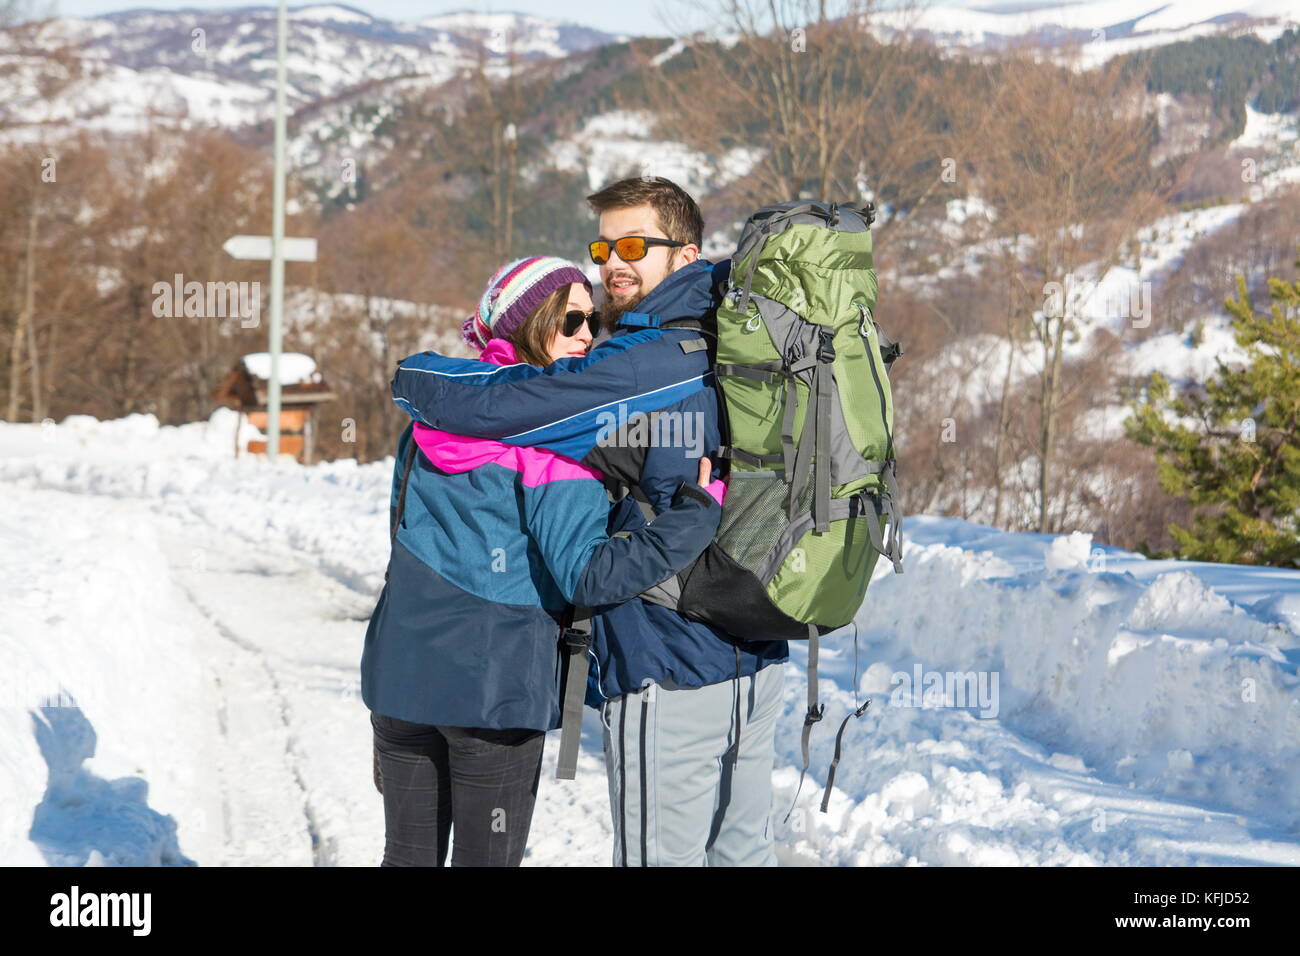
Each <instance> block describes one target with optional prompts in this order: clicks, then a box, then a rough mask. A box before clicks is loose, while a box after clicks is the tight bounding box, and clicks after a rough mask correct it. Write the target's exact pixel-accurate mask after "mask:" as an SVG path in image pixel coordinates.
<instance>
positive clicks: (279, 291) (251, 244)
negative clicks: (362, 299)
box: [221, 0, 316, 464]
mask: <svg viewBox="0 0 1300 956" xmlns="http://www.w3.org/2000/svg"><path fill="white" fill-rule="evenodd" d="M286 20H287V17H286V15H285V0H280V2H279V4H278V11H277V14H276V27H275V171H274V174H273V182H272V189H271V234H270V235H269V236H231V237H230V238H229V239H227V240H226V242H225V244H224V245H222V247H221V248H222V249H224V250H225V251H226V252H228V253H230V255H232V256H233V257H235V258H236V259H270V260H271V330H270V337H271V347H270V349H269V351H270V353H271V377H270V379H269V380H268V381H267V390H266V424H267V433H266V457H267V458H269V459H270V460H271V463H272V464H275V463H278V462H279V460H280V341H281V339H282V337H283V324H282V316H283V314H284V262H285V260H286V259H288V260H289V261H291V262H315V261H316V240H315V239H299V238H286V237H285V234H284V125H285V124H284V47H285V35H286V33H287V32H288V31H287V29H286Z"/></svg>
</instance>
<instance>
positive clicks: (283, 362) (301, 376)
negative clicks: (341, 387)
mask: <svg viewBox="0 0 1300 956" xmlns="http://www.w3.org/2000/svg"><path fill="white" fill-rule="evenodd" d="M240 361H242V362H243V363H244V368H246V369H248V374H250V375H252V376H254V377H256V378H260V379H263V380H265V381H270V379H271V353H270V352H251V353H249V354H248V355H245V356H244V357H243V358H242V359H241V360H240ZM320 381H321V375H320V372H318V371H317V370H316V362H315V361H314V360H313V359H312V357H311V356H310V355H303V354H302V353H301V352H281V353H280V384H281V385H317V384H319V383H320Z"/></svg>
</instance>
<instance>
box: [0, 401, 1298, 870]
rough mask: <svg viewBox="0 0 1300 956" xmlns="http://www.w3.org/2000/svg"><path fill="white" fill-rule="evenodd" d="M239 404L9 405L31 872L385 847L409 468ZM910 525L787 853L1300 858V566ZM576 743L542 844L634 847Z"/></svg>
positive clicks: (3, 575)
mask: <svg viewBox="0 0 1300 956" xmlns="http://www.w3.org/2000/svg"><path fill="white" fill-rule="evenodd" d="M233 415H234V413H233V412H229V411H228V410H225V409H221V410H218V411H217V412H216V413H214V415H213V417H212V419H211V420H210V421H209V422H197V423H192V424H188V425H182V426H178V427H171V426H159V424H158V422H157V420H156V419H154V418H153V417H152V416H143V415H141V416H131V417H129V418H126V419H121V420H116V421H105V422H98V421H95V420H93V419H90V418H87V417H84V416H78V417H72V418H68V419H65V420H64V421H63V422H62V423H59V424H57V425H55V424H54V423H48V424H46V425H43V426H42V425H19V424H0V481H3V482H4V485H5V488H6V493H5V495H4V496H0V601H3V606H4V607H5V608H6V619H5V622H6V626H5V627H4V628H3V629H0V669H3V671H4V673H5V674H6V682H5V687H6V695H7V699H6V700H5V705H6V706H5V707H3V708H0V862H3V863H34V864H41V863H46V864H64V863H72V864H78V863H91V864H97V863H108V864H124V863H141V864H158V863H181V864H185V863H190V862H193V863H197V864H200V865H236V864H251V865H309V864H312V863H316V864H339V865H366V866H369V865H374V864H376V863H377V862H378V860H379V858H380V855H381V854H382V842H383V810H382V803H381V801H380V798H379V796H378V794H376V793H375V791H374V788H373V784H372V782H371V779H370V728H369V723H368V720H367V714H366V710H365V708H364V706H363V704H362V703H361V701H360V697H359V693H358V689H357V681H358V676H359V675H358V673H357V667H358V663H359V660H360V652H361V646H362V640H363V637H364V632H365V625H366V619H367V617H368V616H369V613H370V611H371V609H372V608H373V606H374V599H375V596H376V594H377V593H378V590H379V588H380V586H381V584H382V580H383V569H384V565H385V562H386V559H387V553H388V535H387V514H388V493H389V487H390V481H391V469H392V459H388V460H385V461H381V462H375V463H371V464H367V465H360V466H358V465H356V464H355V463H354V462H352V461H347V460H345V461H338V462H327V463H321V464H318V465H314V466H311V467H302V466H297V465H281V466H278V467H273V466H271V465H270V464H269V463H267V462H266V461H265V460H263V459H261V458H250V457H248V456H244V457H241V458H240V459H238V460H236V459H234V458H233V456H232V444H233V440H232V439H233V436H232V434H231V433H232V430H233V427H234V418H233ZM906 533H907V539H908V543H907V549H906V555H905V564H906V569H907V570H906V573H905V574H903V575H894V574H892V572H891V571H890V570H889V569H888V567H887V566H885V567H882V568H878V569H877V574H876V577H875V580H874V581H873V583H872V586H871V591H870V592H869V596H868V600H867V602H866V604H865V605H864V607H863V609H862V611H861V612H860V613H859V614H858V616H857V620H856V621H855V623H854V625H853V626H852V627H849V628H844V629H841V630H840V631H838V632H836V633H834V634H831V635H827V636H826V637H824V638H823V640H822V657H821V666H820V673H821V684H820V691H821V697H822V700H823V702H825V703H826V704H827V711H826V713H827V718H828V719H827V720H826V721H825V722H824V723H823V724H821V725H818V727H817V729H816V730H815V731H814V733H813V735H812V764H811V767H810V769H809V776H808V780H807V782H806V784H805V786H804V789H803V792H802V794H801V795H800V797H799V802H798V805H797V806H796V807H795V808H794V812H793V813H792V814H791V815H790V818H789V820H788V821H787V820H786V819H785V817H786V812H787V810H789V809H790V808H791V806H792V804H793V802H794V796H795V788H796V784H797V781H798V776H799V771H798V768H799V766H800V763H801V761H800V757H799V732H800V728H801V724H802V713H803V710H804V706H805V686H804V676H803V666H804V662H805V659H806V648H805V647H804V646H803V645H802V644H798V643H796V644H794V645H792V657H793V660H792V663H791V664H790V665H788V666H787V668H786V670H787V674H786V685H785V708H784V714H783V715H782V717H781V718H780V721H779V723H778V731H777V741H776V743H777V761H776V769H775V774H774V782H775V789H776V804H775V807H774V817H775V821H776V823H775V826H776V830H775V833H776V839H777V851H778V856H779V858H780V860H781V862H782V863H784V864H787V865H885V864H890V865H977V866H984V865H1043V864H1047V865H1085V866H1091V865H1108V866H1113V865H1125V866H1132V865H1142V866H1152V865H1197V864H1199V865H1222V864H1225V863H1226V864H1290V865H1297V864H1300V835H1298V834H1297V832H1296V829H1297V826H1300V759H1297V758H1300V676H1298V675H1297V665H1298V664H1300V637H1298V635H1300V571H1297V570H1294V569H1280V568H1256V567H1241V566H1232V565H1215V564H1197V563H1191V562H1177V561H1149V560H1146V559H1144V558H1142V557H1141V556H1139V555H1135V554H1132V553H1129V552H1125V551H1121V550H1119V549H1115V548H1110V547H1099V546H1096V545H1094V544H1093V542H1092V540H1091V538H1090V537H1089V536H1088V535H1087V534H1085V533H1077V532H1076V533H1073V534H1068V535H1060V536H1054V535H1036V534H1010V533H1005V532H1000V531H996V530H994V529H990V528H987V527H982V526H979V525H974V524H970V523H968V522H963V521H960V520H956V519H945V518H932V517H925V516H912V517H909V518H907V519H906ZM968 678H969V680H968ZM968 689H969V690H970V691H971V696H968V695H967V690H968ZM865 696H869V697H871V700H872V702H871V705H870V707H869V708H868V709H867V711H866V714H865V715H864V716H863V717H862V718H861V719H859V720H856V721H850V723H849V727H848V729H847V730H846V731H845V755H844V758H843V760H842V761H841V763H840V766H839V771H838V775H837V777H836V786H835V789H834V791H833V793H832V794H831V799H830V804H829V812H828V813H827V814H821V813H819V812H817V806H818V804H819V801H820V798H821V792H820V790H821V786H822V784H823V783H824V780H825V771H826V767H827V765H828V762H829V760H830V757H831V751H832V748H833V742H834V736H835V735H834V732H833V728H835V727H837V726H838V723H839V721H840V720H842V719H843V718H844V716H845V715H847V714H848V713H849V711H850V709H851V708H853V707H855V706H856V705H857V704H858V703H860V702H861V700H862V699H863V698H864V697H865ZM45 698H55V699H54V700H52V701H50V700H43V699H45ZM70 698H75V703H76V706H70V704H71V703H72V700H71V699H70ZM556 736H557V735H556V734H551V735H549V737H548V741H547V750H546V757H545V762H544V765H543V780H542V784H541V787H540V792H539V798H538V807H537V811H536V814H535V818H534V825H533V830H532V838H531V841H530V848H529V852H528V856H527V857H526V859H525V863H526V864H527V865H578V864H588V865H607V864H608V862H609V855H610V827H609V808H608V791H607V787H606V783H605V777H604V773H603V769H602V766H601V759H602V758H601V752H600V751H601V748H600V734H599V725H598V721H597V720H596V718H595V714H594V712H592V711H588V713H587V714H586V723H585V724H584V738H583V751H582V754H581V756H580V762H579V770H578V778H577V780H574V781H571V782H567V781H566V782H561V781H556V780H555V779H554V759H555V749H556V746H557V740H556Z"/></svg>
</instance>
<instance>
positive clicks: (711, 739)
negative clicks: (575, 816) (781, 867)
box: [601, 664, 785, 866]
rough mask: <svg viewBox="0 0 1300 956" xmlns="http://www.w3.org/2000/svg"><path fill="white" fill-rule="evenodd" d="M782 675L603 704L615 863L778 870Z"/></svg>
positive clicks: (779, 670)
mask: <svg viewBox="0 0 1300 956" xmlns="http://www.w3.org/2000/svg"><path fill="white" fill-rule="evenodd" d="M784 678H785V665H784V664H769V665H768V666H767V667H764V668H763V669H762V670H760V671H759V672H758V674H757V675H754V676H751V677H742V678H741V679H740V680H739V681H736V680H730V681H724V682H723V683H720V684H710V685H709V686H707V687H678V686H677V685H676V684H674V683H673V682H672V681H664V682H663V683H661V684H656V685H651V686H650V687H648V688H647V689H646V690H645V691H642V692H640V693H634V694H626V695H624V696H623V697H615V698H613V699H611V700H608V701H606V702H605V703H604V705H603V706H602V708H601V722H602V723H603V724H604V727H605V732H604V741H605V768H606V771H607V773H608V776H609V803H610V810H611V812H612V815H613V819H614V865H615V866H776V854H775V852H774V850H773V847H772V819H771V817H772V764H773V761H774V759H775V745H774V737H775V733H776V719H777V716H778V715H779V714H780V713H781V697H782V684H783V682H784ZM737 690H739V693H740V759H739V761H737V760H736V759H735V748H734V745H735V734H736V726H735V725H736V694H737Z"/></svg>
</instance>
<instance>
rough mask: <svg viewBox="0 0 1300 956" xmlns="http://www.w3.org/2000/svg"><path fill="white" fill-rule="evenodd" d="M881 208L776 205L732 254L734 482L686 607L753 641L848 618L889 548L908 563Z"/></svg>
mask: <svg viewBox="0 0 1300 956" xmlns="http://www.w3.org/2000/svg"><path fill="white" fill-rule="evenodd" d="M873 219H874V212H873V210H872V209H871V207H870V206H868V208H867V210H866V211H860V210H859V209H857V208H856V207H854V206H850V205H842V204H836V203H820V202H808V201H802V202H787V203H782V204H780V205H777V206H766V207H764V208H762V209H760V210H758V211H757V212H756V213H754V215H752V216H750V217H749V219H748V221H747V222H746V223H745V226H744V228H743V230H742V231H741V236H740V243H739V245H738V246H737V248H736V253H735V255H734V256H733V257H732V265H731V280H730V283H731V287H730V289H729V291H728V293H727V295H726V297H725V298H724V300H723V302H722V304H721V305H720V306H719V308H718V311H717V346H716V348H717V352H716V360H715V365H714V371H715V373H716V375H717V381H718V387H719V390H720V392H721V394H722V400H723V406H724V409H725V413H724V416H723V428H724V433H725V435H726V436H727V437H726V439H725V440H726V441H727V442H728V444H727V445H726V446H724V447H723V449H722V450H721V454H722V456H723V457H726V458H729V459H730V461H731V470H730V478H729V480H728V486H727V497H726V501H725V505H724V507H723V509H722V523H721V526H720V527H719V529H718V535H717V537H716V539H715V540H714V543H713V545H711V546H710V548H709V550H708V551H706V552H705V554H704V555H702V556H701V558H700V560H699V561H697V562H696V563H695V564H694V565H693V566H692V567H691V568H689V569H688V571H687V572H686V573H684V574H683V579H684V580H683V586H682V594H681V601H680V604H679V605H678V608H679V610H681V611H682V612H683V613H685V614H688V615H689V616H691V617H695V618H698V619H700V620H704V621H706V622H708V623H711V624H716V625H717V626H718V627H721V628H723V629H724V630H726V631H728V632H729V633H732V634H735V635H737V636H741V637H744V638H746V639H747V640H790V639H795V640H798V639H802V638H813V637H816V636H818V635H820V634H825V633H826V632H827V631H831V630H834V629H835V628H838V627H843V626H844V625H846V624H848V623H849V622H850V621H851V620H852V619H853V616H854V614H856V613H857V611H858V608H860V607H861V606H862V601H863V598H864V597H865V596H866V591H867V582H868V581H869V580H870V578H871V574H872V571H873V570H874V568H875V565H876V559H877V557H878V556H879V555H884V556H885V557H887V558H889V560H890V561H891V562H892V563H893V565H894V570H895V571H896V572H901V571H902V563H901V562H902V539H901V537H900V515H899V514H898V513H897V512H896V510H895V502H894V499H895V483H894V470H895V469H894V442H893V418H894V411H893V400H892V397H891V394H890V387H889V369H890V367H891V365H892V364H893V361H894V359H895V358H897V357H898V355H900V354H901V353H902V350H901V349H900V348H899V346H897V345H896V344H894V343H892V342H890V341H889V340H888V339H886V338H885V336H884V334H883V333H882V332H881V330H880V327H879V326H878V325H877V324H876V322H875V320H874V319H873V318H872V309H873V308H874V307H875V304H876V273H875V270H874V269H873V268H872V262H871V232H870V224H871V222H872V220H873ZM886 522H888V524H889V538H888V541H886V540H885V538H884V528H885V524H886Z"/></svg>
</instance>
